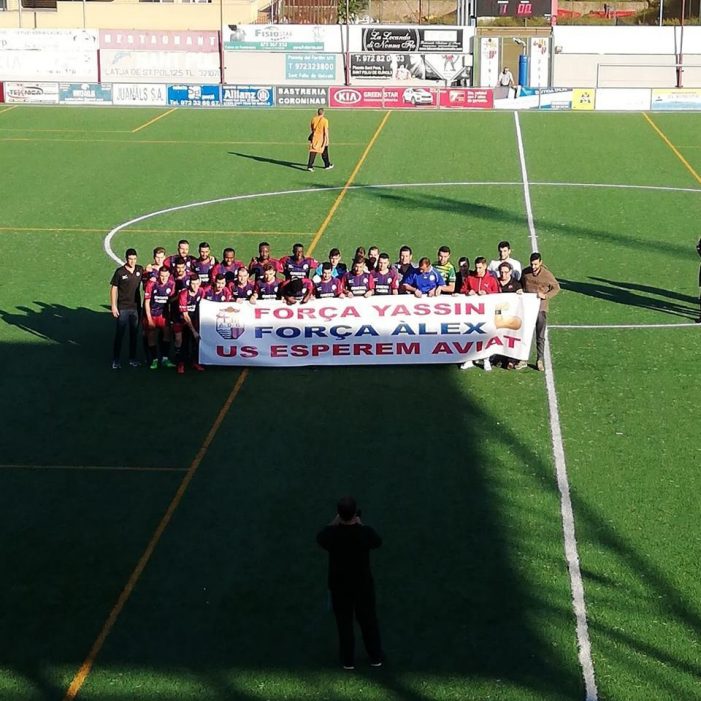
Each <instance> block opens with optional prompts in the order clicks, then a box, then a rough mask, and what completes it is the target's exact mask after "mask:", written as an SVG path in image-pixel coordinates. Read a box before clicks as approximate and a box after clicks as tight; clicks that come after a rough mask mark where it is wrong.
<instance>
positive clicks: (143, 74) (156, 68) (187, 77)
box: [100, 49, 220, 83]
mask: <svg viewBox="0 0 701 701" xmlns="http://www.w3.org/2000/svg"><path fill="white" fill-rule="evenodd" d="M100 71H101V76H102V80H105V81H112V82H115V83H117V82H129V83H219V82H220V76H219V54H217V53H202V52H199V53H186V52H183V51H125V50H122V49H102V50H101V51H100Z"/></svg>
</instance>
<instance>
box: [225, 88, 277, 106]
mask: <svg viewBox="0 0 701 701" xmlns="http://www.w3.org/2000/svg"><path fill="white" fill-rule="evenodd" d="M274 103H275V91H274V90H273V86H272V85H224V86H222V105H224V107H272V106H273V104H274Z"/></svg>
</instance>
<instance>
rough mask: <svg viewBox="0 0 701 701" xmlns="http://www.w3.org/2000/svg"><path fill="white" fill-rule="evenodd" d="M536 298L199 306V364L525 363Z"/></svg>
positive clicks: (506, 296)
mask: <svg viewBox="0 0 701 701" xmlns="http://www.w3.org/2000/svg"><path fill="white" fill-rule="evenodd" d="M539 304H540V303H539V300H538V298H537V297H536V295H534V294H523V295H517V294H496V295H485V296H481V297H466V296H456V297H452V296H450V297H449V296H445V297H424V298H420V299H419V298H416V297H412V296H408V295H401V296H399V295H398V296H389V297H369V298H367V299H366V298H363V297H360V298H354V299H330V300H328V299H323V300H321V299H320V300H316V299H315V300H311V301H310V302H309V303H308V304H304V305H302V304H295V305H292V306H288V305H286V304H285V303H284V302H277V301H276V302H258V303H257V304H250V303H249V302H243V303H231V302H224V303H217V302H206V301H203V302H201V304H200V333H201V340H200V362H201V363H203V364H205V365H267V366H271V365H272V366H276V367H299V366H302V365H397V364H405V365H410V364H416V363H424V364H426V363H462V362H463V361H464V360H468V359H480V358H487V357H489V356H492V355H504V356H508V357H510V358H517V359H519V360H526V359H527V358H528V354H529V350H530V346H531V340H532V337H533V331H534V329H535V322H536V317H537V316H538V309H539Z"/></svg>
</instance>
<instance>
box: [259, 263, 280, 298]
mask: <svg viewBox="0 0 701 701" xmlns="http://www.w3.org/2000/svg"><path fill="white" fill-rule="evenodd" d="M281 285H282V281H281V280H278V279H277V270H276V269H275V267H274V266H273V264H272V263H266V264H265V265H264V266H263V279H262V280H258V281H257V282H256V290H255V292H254V293H253V294H252V295H251V302H255V301H256V300H257V299H265V300H270V299H280V286H281Z"/></svg>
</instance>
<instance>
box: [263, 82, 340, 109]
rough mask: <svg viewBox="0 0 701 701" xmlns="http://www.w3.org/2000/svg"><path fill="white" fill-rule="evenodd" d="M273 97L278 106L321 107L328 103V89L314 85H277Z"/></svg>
mask: <svg viewBox="0 0 701 701" xmlns="http://www.w3.org/2000/svg"><path fill="white" fill-rule="evenodd" d="M275 98H276V99H275V104H276V105H278V106H287V107H290V106H297V105H299V106H302V105H305V106H312V105H315V106H317V107H323V106H324V105H328V104H329V89H328V88H327V87H323V88H322V87H320V86H319V87H317V86H316V85H278V86H277V87H276V88H275Z"/></svg>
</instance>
